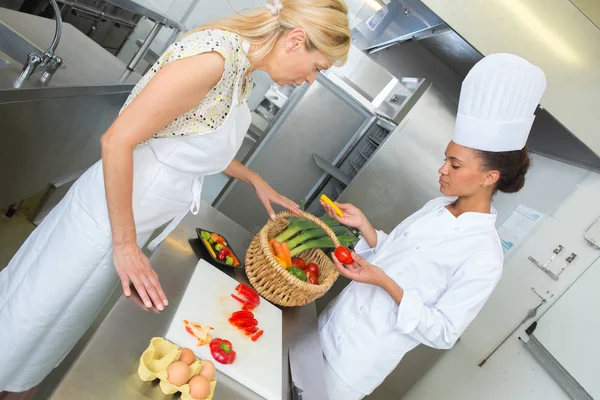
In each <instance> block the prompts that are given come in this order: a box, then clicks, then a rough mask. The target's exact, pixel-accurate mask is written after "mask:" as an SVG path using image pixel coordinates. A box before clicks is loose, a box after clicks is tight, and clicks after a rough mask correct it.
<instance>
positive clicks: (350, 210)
mask: <svg viewBox="0 0 600 400" xmlns="http://www.w3.org/2000/svg"><path fill="white" fill-rule="evenodd" d="M335 204H336V205H337V206H338V207H339V208H340V210H341V211H342V213H343V214H344V216H343V217H340V216H339V215H337V213H336V212H335V210H334V209H333V207H331V206H330V205H329V204H327V203H325V202H324V201H323V200H321V205H322V206H323V208H324V209H325V212H327V214H328V215H329V216H330V217H331V218H333V219H335V220H336V221H338V222H339V223H340V224H343V225H346V226H349V227H351V228H356V229H360V228H361V227H362V226H363V225H364V224H365V221H366V218H365V215H364V214H363V212H362V211H361V210H360V209H359V208H358V207H356V206H354V205H352V204H349V203H348V204H340V203H338V202H335Z"/></svg>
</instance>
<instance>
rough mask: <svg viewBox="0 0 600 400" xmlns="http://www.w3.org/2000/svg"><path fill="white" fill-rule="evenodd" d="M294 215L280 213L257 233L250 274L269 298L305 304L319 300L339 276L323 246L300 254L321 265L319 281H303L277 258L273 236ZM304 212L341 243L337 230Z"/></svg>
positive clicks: (289, 304) (250, 256)
mask: <svg viewBox="0 0 600 400" xmlns="http://www.w3.org/2000/svg"><path fill="white" fill-rule="evenodd" d="M294 215H295V214H292V213H291V212H289V211H284V212H281V213H279V214H277V219H276V220H270V221H269V222H268V223H267V224H266V225H265V226H264V227H263V228H262V229H261V230H260V232H259V233H258V234H257V235H256V236H255V237H254V239H253V240H252V243H251V244H250V247H249V248H248V252H247V253H246V275H247V276H248V280H249V281H250V283H251V284H252V286H254V289H256V291H257V292H258V293H259V294H260V295H261V296H262V297H264V298H265V299H267V300H269V301H270V302H272V303H275V304H278V305H280V306H284V307H296V306H303V305H305V304H308V303H311V302H313V301H315V300H316V299H318V298H319V297H321V296H323V295H324V294H325V293H326V292H327V291H328V290H329V289H330V288H331V286H332V285H333V283H334V282H335V280H336V279H337V277H338V276H339V273H338V271H337V269H336V267H335V265H334V264H333V262H332V261H331V260H330V259H329V257H327V256H326V255H325V253H323V252H322V251H321V250H319V249H311V250H308V251H305V252H303V253H300V255H299V257H302V258H303V259H304V260H305V261H306V263H307V264H309V263H315V264H317V265H318V266H319V282H318V284H317V285H314V284H311V283H307V282H302V281H301V280H300V279H298V278H296V277H295V276H294V275H292V274H290V273H289V272H288V271H287V270H286V269H285V268H284V267H283V266H281V264H279V263H278V262H277V261H276V260H275V257H274V256H273V253H272V252H271V246H270V245H269V240H270V239H271V238H274V237H275V236H277V235H278V234H280V233H281V232H283V231H284V230H285V229H286V228H287V226H288V225H289V221H288V220H287V219H285V218H286V217H291V216H294ZM301 216H302V217H303V218H305V219H307V220H309V221H312V222H314V223H315V224H317V225H318V226H319V227H320V228H322V229H323V230H324V231H325V233H327V236H329V237H330V238H331V240H333V243H334V244H335V246H336V247H337V246H339V245H340V242H339V240H338V239H337V237H336V236H335V234H334V233H333V231H332V230H331V229H330V228H329V226H327V224H325V223H324V222H323V221H322V220H321V219H320V218H317V217H315V216H313V215H311V214H308V213H305V212H302V214H301Z"/></svg>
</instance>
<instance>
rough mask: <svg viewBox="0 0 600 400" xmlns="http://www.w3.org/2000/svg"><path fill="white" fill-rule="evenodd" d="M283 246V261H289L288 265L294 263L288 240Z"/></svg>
mask: <svg viewBox="0 0 600 400" xmlns="http://www.w3.org/2000/svg"><path fill="white" fill-rule="evenodd" d="M282 247H283V256H284V257H285V258H283V261H285V262H286V263H287V265H288V266H291V265H292V256H291V255H290V246H288V244H287V243H286V242H284V243H283V244H282Z"/></svg>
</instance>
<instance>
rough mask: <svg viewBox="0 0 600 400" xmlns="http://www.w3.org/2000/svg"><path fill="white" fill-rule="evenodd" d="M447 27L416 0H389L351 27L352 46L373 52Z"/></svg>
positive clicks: (420, 37) (424, 36)
mask: <svg viewBox="0 0 600 400" xmlns="http://www.w3.org/2000/svg"><path fill="white" fill-rule="evenodd" d="M447 30H449V28H448V26H447V25H446V24H445V23H444V21H442V19H441V18H440V17H438V16H437V15H436V14H434V13H433V12H432V11H431V10H430V9H429V8H427V6H425V5H424V4H423V3H421V2H420V1H418V0H402V1H396V0H392V1H391V2H390V3H389V4H387V5H386V6H385V7H384V8H382V9H381V10H379V11H377V12H376V13H375V14H373V15H371V17H369V18H368V19H367V20H366V21H364V22H363V23H361V24H359V25H358V26H356V27H355V28H354V29H353V32H352V40H353V43H354V45H355V46H356V47H358V48H359V49H361V50H363V51H366V52H367V53H371V54H372V53H374V52H376V51H379V50H383V49H385V48H388V47H390V46H393V45H395V44H397V43H400V42H403V41H406V40H415V39H423V38H426V37H429V36H433V35H436V34H439V33H442V32H445V31H447Z"/></svg>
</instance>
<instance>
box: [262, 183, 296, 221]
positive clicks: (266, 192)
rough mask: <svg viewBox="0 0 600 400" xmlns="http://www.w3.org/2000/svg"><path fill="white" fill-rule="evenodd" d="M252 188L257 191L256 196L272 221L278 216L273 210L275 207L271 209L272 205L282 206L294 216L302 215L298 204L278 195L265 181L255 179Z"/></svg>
mask: <svg viewBox="0 0 600 400" xmlns="http://www.w3.org/2000/svg"><path fill="white" fill-rule="evenodd" d="M252 186H253V187H254V190H256V195H257V196H258V199H259V200H260V202H261V203H262V204H263V206H264V207H265V209H266V210H267V213H268V214H269V217H270V218H271V219H275V218H276V214H275V211H274V210H273V207H271V203H273V204H277V205H280V206H282V207H284V208H287V209H288V210H290V211H291V212H293V213H294V214H297V215H300V206H298V204H296V203H294V202H293V201H292V200H290V199H288V198H287V197H285V196H282V195H280V194H279V193H277V192H276V191H275V189H273V188H272V187H271V186H269V184H268V183H267V182H265V181H264V179H262V178H258V179H255V180H254V181H253V182H252Z"/></svg>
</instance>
